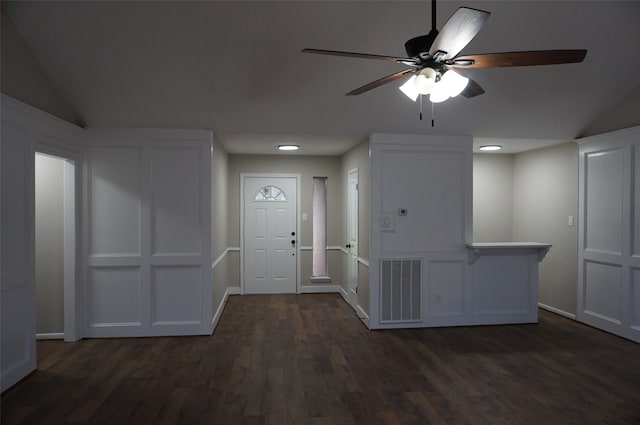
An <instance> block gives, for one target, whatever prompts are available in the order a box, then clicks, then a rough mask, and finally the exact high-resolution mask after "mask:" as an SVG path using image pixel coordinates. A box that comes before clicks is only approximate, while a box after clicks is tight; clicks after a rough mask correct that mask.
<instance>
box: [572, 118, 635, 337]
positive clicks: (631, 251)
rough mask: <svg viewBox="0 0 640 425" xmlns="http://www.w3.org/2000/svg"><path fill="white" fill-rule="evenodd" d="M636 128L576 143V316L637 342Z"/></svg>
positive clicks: (592, 324)
mask: <svg viewBox="0 0 640 425" xmlns="http://www.w3.org/2000/svg"><path fill="white" fill-rule="evenodd" d="M639 140H640V127H635V128H631V129H626V130H620V131H617V132H612V133H607V134H602V135H598V136H593V137H589V138H585V139H581V140H579V141H578V142H579V143H580V180H579V182H580V191H579V206H580V209H579V214H580V220H579V222H580V231H579V246H578V308H577V318H578V320H580V321H582V322H585V323H587V324H589V325H591V326H595V327H598V328H601V329H604V330H606V331H608V332H612V333H614V334H617V335H620V336H623V337H625V338H629V339H632V340H635V341H640V295H638V294H640V279H639V278H638V276H640V248H639V246H640V214H638V211H640V190H639V188H640V184H639V183H640V181H639V179H638V176H640V142H639Z"/></svg>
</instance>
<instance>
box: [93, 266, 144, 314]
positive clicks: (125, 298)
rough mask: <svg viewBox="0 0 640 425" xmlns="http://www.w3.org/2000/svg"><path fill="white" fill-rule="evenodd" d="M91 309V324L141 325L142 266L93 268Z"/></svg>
mask: <svg viewBox="0 0 640 425" xmlns="http://www.w3.org/2000/svg"><path fill="white" fill-rule="evenodd" d="M87 312H88V317H87V320H88V324H89V326H90V327H104V326H141V325H142V318H143V313H142V276H141V270H140V267H139V266H133V267H126V266H124V267H123V266H116V267H91V268H90V269H89V275H88V281H87Z"/></svg>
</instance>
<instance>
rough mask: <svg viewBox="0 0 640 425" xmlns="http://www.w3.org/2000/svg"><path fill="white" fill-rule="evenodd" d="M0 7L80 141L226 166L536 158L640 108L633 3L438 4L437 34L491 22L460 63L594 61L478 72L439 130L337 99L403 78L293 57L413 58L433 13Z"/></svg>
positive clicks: (402, 104)
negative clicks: (343, 158)
mask: <svg viewBox="0 0 640 425" xmlns="http://www.w3.org/2000/svg"><path fill="white" fill-rule="evenodd" d="M3 4H4V9H5V11H6V12H7V13H8V14H9V16H10V18H11V20H12V21H13V22H14V24H15V26H16V28H17V30H18V32H19V33H20V34H21V36H22V37H23V39H24V40H25V42H26V43H27V45H28V46H29V47H30V49H31V50H32V52H33V54H34V55H35V57H36V58H37V60H38V62H39V64H40V66H41V68H42V69H43V71H44V72H45V73H46V75H47V77H48V78H49V79H50V81H51V82H52V84H53V85H54V86H55V88H56V90H57V92H58V94H59V96H60V98H61V99H62V101H63V102H65V103H66V104H67V105H68V106H69V107H70V108H72V109H73V110H75V111H76V113H77V114H78V115H79V116H80V117H81V119H82V120H83V121H84V122H85V123H86V125H87V126H91V127H166V128H210V129H212V130H213V131H214V132H216V133H217V134H218V135H219V136H220V138H221V140H222V141H223V142H224V143H225V145H226V146H227V148H228V149H229V151H231V152H234V151H235V150H238V151H242V149H244V150H245V151H247V152H254V153H261V150H260V146H261V145H260V143H261V141H264V142H263V143H264V145H265V146H266V144H267V143H272V142H273V141H274V140H278V139H279V138H283V139H284V138H288V139H298V140H306V141H307V143H308V144H309V146H310V148H311V149H312V148H313V146H315V147H316V148H319V147H323V146H324V147H325V151H326V152H329V153H331V152H333V153H339V152H337V151H339V150H341V149H342V150H344V149H345V148H346V147H347V146H349V145H352V144H353V143H355V142H357V141H360V140H364V139H365V138H366V136H367V135H368V134H370V133H373V132H389V133H425V134H468V135H473V136H474V137H478V138H483V139H496V138H497V139H515V140H520V141H521V142H522V140H527V141H528V144H527V146H529V147H531V146H534V147H535V146H536V145H535V142H536V140H537V139H544V140H546V142H545V141H543V140H541V141H540V143H541V144H540V146H542V144H543V143H549V141H561V140H571V139H573V138H575V137H578V136H581V135H584V134H588V133H590V132H593V131H597V129H598V128H603V124H602V123H601V122H602V120H607V119H608V120H609V121H612V118H611V115H612V114H613V115H616V114H623V115H624V114H626V115H629V114H630V112H629V111H631V110H633V109H634V108H636V107H638V102H637V101H636V99H640V90H639V88H640V72H638V70H639V69H640V47H639V46H640V43H638V41H639V40H640V24H639V22H640V2H637V1H623V2H615V1H585V2H580V1H494V2H490V1H489V2H485V1H466V2H461V1H439V2H438V14H437V22H438V27H439V28H441V27H442V25H443V24H444V23H445V22H446V20H447V19H448V17H449V16H450V15H451V14H452V13H453V12H454V11H455V10H456V9H457V8H458V7H460V6H469V7H473V8H477V9H483V10H487V11H489V12H491V17H490V18H489V20H488V21H487V23H486V25H485V26H484V28H483V29H482V30H481V31H480V33H479V34H478V35H477V36H476V38H475V39H474V40H473V41H472V42H471V43H470V44H469V45H468V46H467V47H466V48H465V49H464V50H463V53H489V52H497V51H517V50H539V49H576V48H581V49H588V53H587V56H586V59H585V61H584V62H583V63H580V64H570V65H553V66H542V67H527V68H501V69H478V70H469V71H467V73H468V74H469V75H470V76H471V77H472V78H473V79H474V80H475V81H477V82H478V83H479V84H480V85H481V86H482V87H483V88H484V89H485V90H486V94H484V95H481V96H478V97H475V98H472V99H466V98H464V97H462V96H459V97H456V98H454V99H451V100H449V101H447V102H445V103H441V104H436V105H435V108H434V115H435V127H434V128H432V127H431V106H430V105H431V104H430V103H429V102H425V104H424V108H425V111H424V115H425V117H426V119H425V120H423V121H420V120H419V119H418V112H419V106H418V104H417V103H413V102H411V101H410V100H409V99H407V98H406V97H405V96H404V95H403V94H402V93H401V92H400V91H399V90H398V86H399V85H400V83H399V82H395V83H390V84H387V85H385V86H383V87H380V88H378V89H375V90H373V91H371V92H367V93H365V94H362V95H359V96H344V94H345V93H347V92H349V91H350V90H352V89H354V88H356V87H359V86H361V85H363V84H365V83H368V82H370V81H373V80H375V79H377V78H380V77H382V76H385V75H388V74H390V73H393V72H395V71H398V70H400V69H402V67H401V65H398V64H395V63H392V62H378V61H371V60H359V59H350V58H339V57H331V56H320V55H309V54H303V53H301V52H300V50H301V49H302V48H305V47H311V48H321V49H333V50H346V51H356V52H367V53H376V54H384V55H393V56H404V55H405V52H404V42H405V41H406V40H407V39H409V38H412V37H414V36H417V35H421V34H426V33H427V32H428V31H429V29H430V27H431V5H430V2H429V1H374V2H367V1H301V2H290V1H277V2H276V1H258V2H248V1H232V2H221V1H208V2H206V1H204V2H203V1H200V2H187V1H174V2H120V1H107V2H93V1H91V2H89V1H87V2H61V1H47V2H5V1H3ZM630 98H631V101H629V99H630ZM634 114H635V112H634ZM613 121H615V119H613ZM604 127H606V123H605V124H604ZM594 128H595V129H596V130H593V129H594ZM267 141H269V142H267ZM251 143H253V144H254V145H255V146H253V147H250V146H249V144H251ZM332 143H333V144H335V146H333V145H332ZM531 143H533V145H532V144H531ZM329 147H332V148H335V149H334V151H335V150H337V151H336V152H334V151H331V150H330V149H329ZM309 152H310V151H309ZM262 153H264V152H262Z"/></svg>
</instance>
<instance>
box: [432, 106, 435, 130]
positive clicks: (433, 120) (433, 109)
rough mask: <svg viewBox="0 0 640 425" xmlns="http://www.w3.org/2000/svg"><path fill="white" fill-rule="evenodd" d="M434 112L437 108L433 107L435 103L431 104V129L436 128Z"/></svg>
mask: <svg viewBox="0 0 640 425" xmlns="http://www.w3.org/2000/svg"><path fill="white" fill-rule="evenodd" d="M434 111H435V106H433V102H431V127H435V119H434V116H435V114H434Z"/></svg>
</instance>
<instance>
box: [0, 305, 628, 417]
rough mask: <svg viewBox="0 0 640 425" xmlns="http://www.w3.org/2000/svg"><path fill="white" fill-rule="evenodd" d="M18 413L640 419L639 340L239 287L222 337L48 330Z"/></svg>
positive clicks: (15, 396)
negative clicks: (399, 315) (444, 320)
mask: <svg viewBox="0 0 640 425" xmlns="http://www.w3.org/2000/svg"><path fill="white" fill-rule="evenodd" d="M37 348H38V371H37V372H35V373H33V374H32V375H30V376H29V377H28V378H27V379H25V380H24V381H22V382H20V383H19V384H17V385H16V386H14V387H13V388H11V389H10V390H8V391H6V392H5V393H4V394H3V395H2V402H1V403H2V404H1V409H2V413H1V419H2V424H3V425H10V424H63V423H88V424H92V425H93V424H136V425H137V424H150V423H153V424H216V425H220V424H221V425H227V424H228V425H235V424H278V425H283V424H294V425H298V424H316V425H321V424H322V425H328V424H333V425H336V424H340V425H342V424H366V425H372V424H486V425H497V424H508V425H516V424H536V425H542V424H544V425H548V424H580V425H587V424H634V425H638V424H640V344H635V343H633V342H630V341H627V340H624V339H621V338H618V337H616V336H613V335H609V334H607V333H604V332H602V331H599V330H596V329H593V328H590V327H587V326H584V325H581V324H579V323H576V322H574V321H572V320H569V319H565V318H562V317H559V316H556V315H554V314H551V313H548V312H546V311H541V312H540V323H539V324H537V325H511V326H480V327H460V328H432V329H420V330H395V331H369V330H367V329H366V328H365V327H364V326H363V325H362V324H361V323H360V321H359V320H358V319H357V318H356V316H355V314H354V313H353V311H352V309H351V308H350V307H349V306H347V304H346V303H345V302H344V301H343V300H342V298H341V297H340V296H339V295H333V294H322V295H267V296H242V297H241V296H233V297H231V298H230V300H229V303H228V305H227V307H226V309H225V311H224V314H223V316H222V318H221V320H220V323H219V325H218V328H217V330H216V332H215V334H214V335H213V336H209V337H173V338H130V339H89V340H83V341H81V342H78V343H63V342H61V341H40V342H38V344H37Z"/></svg>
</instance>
